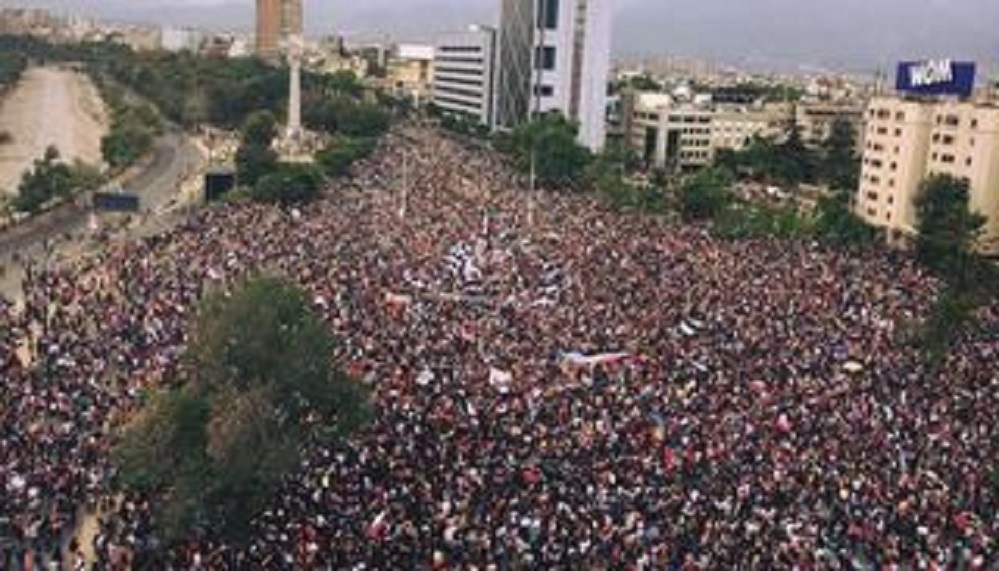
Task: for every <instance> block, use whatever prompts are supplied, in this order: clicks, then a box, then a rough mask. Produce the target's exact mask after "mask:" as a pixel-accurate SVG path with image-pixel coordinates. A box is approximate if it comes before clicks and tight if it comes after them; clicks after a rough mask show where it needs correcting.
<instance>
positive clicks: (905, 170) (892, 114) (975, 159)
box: [856, 97, 999, 254]
mask: <svg viewBox="0 0 999 571" xmlns="http://www.w3.org/2000/svg"><path fill="white" fill-rule="evenodd" d="M866 119H867V127H866V132H865V143H864V153H863V154H864V157H863V165H862V169H861V180H860V189H859V192H858V194H857V201H856V211H857V213H858V214H859V215H860V216H861V217H862V218H864V219H865V220H867V222H868V223H870V224H872V225H875V226H878V227H881V228H885V229H887V230H889V231H891V232H892V234H894V235H896V236H905V235H912V234H913V233H914V232H915V228H916V208H915V199H916V197H917V196H918V194H919V190H920V186H921V184H922V183H923V181H924V180H926V179H927V178H928V177H929V176H931V175H934V174H948V175H951V176H954V177H957V178H963V179H967V180H968V182H969V185H970V189H971V192H970V195H971V196H970V207H971V209H972V210H974V211H977V212H979V213H981V214H983V215H985V216H986V217H988V220H989V221H988V226H987V229H986V235H985V237H984V238H983V240H982V244H981V246H982V250H983V251H985V252H987V253H990V254H999V107H996V106H995V105H993V104H988V103H984V102H973V101H920V100H907V99H903V98H899V97H879V98H875V99H873V100H872V101H871V102H870V104H869V106H868V109H867V117H866Z"/></svg>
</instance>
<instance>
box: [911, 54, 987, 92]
mask: <svg viewBox="0 0 999 571" xmlns="http://www.w3.org/2000/svg"><path fill="white" fill-rule="evenodd" d="M896 89H898V91H900V92H902V93H909V94H912V95H953V96H957V97H971V94H972V93H973V92H974V90H975V64H974V63H973V62H959V61H953V60H949V59H937V60H926V61H908V62H902V63H900V64H898V77H897V82H896Z"/></svg>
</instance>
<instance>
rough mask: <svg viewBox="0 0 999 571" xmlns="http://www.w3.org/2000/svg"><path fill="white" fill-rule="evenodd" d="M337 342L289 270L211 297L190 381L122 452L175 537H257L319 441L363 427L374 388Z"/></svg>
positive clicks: (139, 426)
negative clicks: (336, 358)
mask: <svg viewBox="0 0 999 571" xmlns="http://www.w3.org/2000/svg"><path fill="white" fill-rule="evenodd" d="M333 349H334V341H333V339H332V337H331V336H330V334H329V332H328V330H327V329H326V328H325V326H324V325H323V323H322V321H321V320H320V319H319V317H318V316H317V315H315V314H314V312H313V310H312V307H311V304H310V302H309V298H308V296H307V295H306V293H305V292H304V291H303V290H301V289H300V288H298V287H296V286H293V285H291V284H288V283H286V282H284V281H281V280H279V279H275V278H268V277H258V278H253V279H250V280H248V281H247V282H245V283H243V284H241V285H239V286H238V287H237V288H235V289H234V290H233V291H232V292H231V293H229V294H223V293H218V294H215V295H211V296H209V297H208V298H207V299H206V300H205V301H204V302H203V303H202V304H201V306H200V308H199V311H198V314H197V318H196V320H195V329H194V332H193V335H192V338H191V342H190V344H189V347H188V350H187V354H186V360H187V362H188V363H189V365H190V366H189V367H187V368H186V370H187V371H188V373H187V375H188V377H189V378H186V379H184V380H185V381H186V382H185V383H184V384H183V385H182V386H181V388H179V389H176V390H174V391H172V392H164V393H161V394H158V395H156V396H155V397H154V398H153V399H152V402H151V404H150V405H149V406H148V407H147V408H146V410H145V411H143V412H142V413H141V414H140V415H139V416H138V417H137V418H136V419H135V420H134V421H133V422H132V423H131V424H130V425H129V426H128V427H127V428H126V430H125V432H124V434H123V438H122V440H121V442H120V444H119V445H118V446H117V447H116V449H115V451H114V460H115V462H116V465H117V466H118V468H119V469H120V475H121V478H122V481H123V483H124V484H126V486H128V487H130V488H133V489H138V490H141V491H145V492H147V493H151V494H153V496H154V498H155V502H154V508H155V511H156V513H157V516H158V518H157V520H158V521H160V522H162V523H163V524H164V525H165V527H166V528H165V531H166V532H167V538H168V539H169V540H172V541H176V540H179V539H181V538H183V537H186V536H187V535H188V534H190V533H191V532H192V531H194V530H202V531H204V532H205V533H208V534H209V535H212V536H214V537H221V538H223V539H226V540H229V541H237V542H238V541H241V540H245V539H247V538H248V537H249V534H250V533H251V531H252V524H251V522H252V521H253V518H254V517H255V516H256V515H257V514H259V513H260V511H262V510H263V509H264V507H266V505H267V503H268V502H269V501H270V500H271V499H272V498H273V495H274V494H275V493H276V492H277V490H278V489H279V487H280V485H281V482H282V479H283V478H284V477H285V476H286V475H288V474H289V473H292V472H293V471H294V470H296V469H297V468H298V466H299V465H300V462H301V460H302V458H303V455H304V454H306V453H307V451H308V448H309V444H310V443H312V442H323V441H326V442H329V441H332V440H335V439H336V438H342V437H344V436H345V435H346V434H348V433H349V432H350V431H352V430H354V429H356V428H357V427H358V426H360V424H361V423H362V422H363V421H364V419H365V418H366V417H367V414H368V412H367V405H366V397H365V394H364V391H363V390H362V389H361V387H360V385H358V384H357V383H356V382H354V381H353V380H351V379H349V378H347V377H346V376H345V375H343V374H342V373H341V372H340V371H338V370H337V369H336V368H334V367H333V366H332V363H333V355H334V353H333Z"/></svg>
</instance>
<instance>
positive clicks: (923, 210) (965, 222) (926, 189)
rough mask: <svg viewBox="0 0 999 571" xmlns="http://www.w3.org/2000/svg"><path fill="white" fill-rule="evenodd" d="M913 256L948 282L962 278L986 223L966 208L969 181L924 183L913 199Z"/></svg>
mask: <svg viewBox="0 0 999 571" xmlns="http://www.w3.org/2000/svg"><path fill="white" fill-rule="evenodd" d="M916 215H917V230H918V233H919V236H918V238H917V239H916V252H917V254H918V255H919V258H920V260H922V262H923V263H924V264H925V265H926V266H927V267H929V268H930V269H932V270H933V271H935V272H936V273H938V274H939V275H941V276H944V277H948V278H950V279H954V278H957V277H959V276H963V275H965V273H966V272H967V269H968V267H969V264H971V262H972V260H971V258H972V257H973V256H974V248H975V245H976V243H977V241H978V239H979V238H980V237H981V235H982V232H983V230H984V228H985V223H986V219H985V217H984V216H982V215H981V214H978V213H977V212H972V211H971V209H970V206H969V189H968V181H967V180H962V179H956V178H954V177H951V176H949V175H935V176H932V177H930V178H929V179H927V180H926V181H925V182H924V183H923V185H922V188H921V189H920V193H919V195H918V196H917V198H916Z"/></svg>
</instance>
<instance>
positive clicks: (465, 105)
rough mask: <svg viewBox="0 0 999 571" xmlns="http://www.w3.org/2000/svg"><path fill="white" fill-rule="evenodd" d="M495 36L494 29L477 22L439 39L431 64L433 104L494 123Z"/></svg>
mask: <svg viewBox="0 0 999 571" xmlns="http://www.w3.org/2000/svg"><path fill="white" fill-rule="evenodd" d="M495 37H496V32H495V30H494V29H492V28H488V27H478V26H476V27H473V28H472V29H470V30H469V31H467V32H461V33H455V34H447V35H444V36H441V37H440V38H439V39H438V41H437V45H436V47H435V50H434V51H435V55H434V65H433V68H434V69H433V100H434V104H435V105H437V106H438V107H439V108H441V109H442V110H444V111H446V112H451V113H460V114H463V115H468V116H472V117H475V118H476V119H477V120H478V121H479V123H481V124H482V125H487V126H492V125H493V123H494V108H493V105H494V101H495V97H494V93H493V91H494V85H495V80H494V73H493V69H494V60H495V56H494V52H495Z"/></svg>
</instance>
